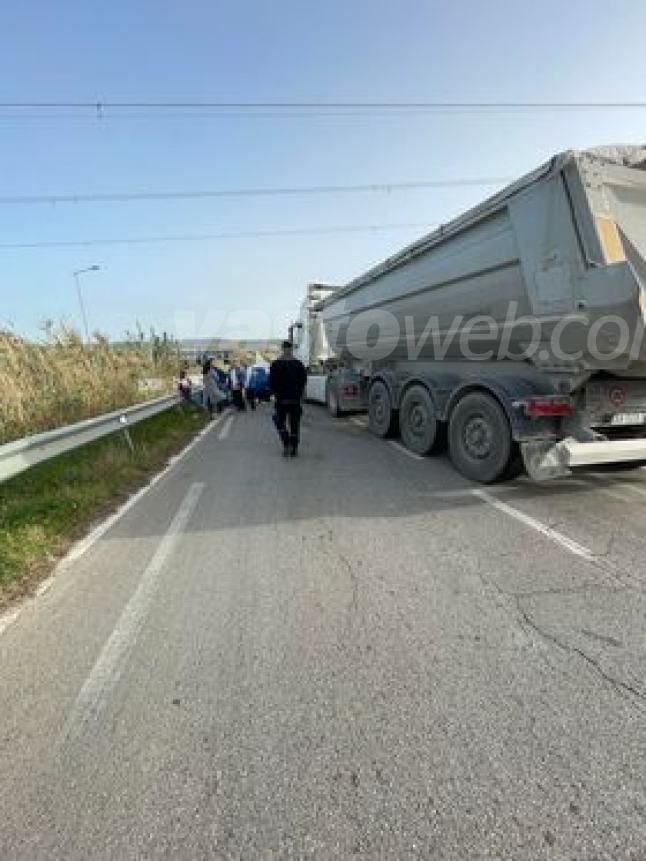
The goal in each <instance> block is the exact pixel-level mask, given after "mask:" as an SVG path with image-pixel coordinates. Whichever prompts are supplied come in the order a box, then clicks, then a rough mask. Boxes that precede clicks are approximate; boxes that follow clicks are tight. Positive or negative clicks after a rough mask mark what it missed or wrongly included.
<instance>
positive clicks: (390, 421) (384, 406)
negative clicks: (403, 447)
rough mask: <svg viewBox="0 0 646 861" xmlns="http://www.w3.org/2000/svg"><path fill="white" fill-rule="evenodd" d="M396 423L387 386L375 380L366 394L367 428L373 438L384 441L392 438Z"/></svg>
mask: <svg viewBox="0 0 646 861" xmlns="http://www.w3.org/2000/svg"><path fill="white" fill-rule="evenodd" d="M396 426H397V422H396V420H395V416H394V413H393V403H392V398H391V397H390V390H389V389H388V386H387V385H386V384H385V383H383V382H382V381H381V380H376V381H375V382H374V383H373V384H372V385H371V386H370V391H369V393H368V428H369V429H370V431H371V433H373V434H375V436H380V437H382V438H384V439H386V438H387V437H391V436H394V434H395V432H396Z"/></svg>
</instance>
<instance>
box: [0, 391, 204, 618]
mask: <svg viewBox="0 0 646 861" xmlns="http://www.w3.org/2000/svg"><path fill="white" fill-rule="evenodd" d="M205 422H206V419H205V415H204V413H203V411H201V410H198V409H194V408H184V409H181V408H177V409H171V410H168V411H166V412H164V413H160V414H159V415H157V416H154V417H153V418H151V419H148V420H147V421H145V422H141V423H140V424H138V425H135V426H133V427H132V428H131V429H130V433H131V436H132V441H133V443H134V446H135V453H134V454H132V453H131V452H130V450H129V448H128V447H127V445H126V443H125V440H124V439H123V436H122V434H120V433H117V434H112V435H111V436H109V437H105V438H104V439H101V440H98V441H97V442H94V443H91V444H89V445H86V446H83V447H82V448H80V449H77V450H76V451H72V452H69V453H68V454H65V455H62V456H61V457H58V458H55V459H54V460H51V461H47V462H45V463H42V464H39V465H38V466H36V467H33V468H32V469H30V470H28V471H27V472H25V473H22V475H18V476H16V477H15V478H13V479H11V480H10V481H6V482H4V483H3V484H0V607H2V606H5V605H7V604H8V603H10V602H11V601H12V600H15V599H16V598H18V597H20V596H21V595H23V594H25V593H27V592H29V591H30V589H32V588H33V587H34V585H35V584H36V582H37V581H38V580H39V579H41V578H42V577H43V576H44V575H45V574H46V573H48V571H50V570H51V568H52V567H53V565H54V563H55V562H56V560H57V559H59V558H60V557H61V556H62V555H63V554H64V553H65V551H66V550H67V549H68V548H69V547H70V545H71V544H72V543H73V542H74V541H75V540H77V539H78V538H80V537H81V536H82V535H83V534H85V533H86V532H87V530H88V528H89V527H90V525H91V524H92V523H93V522H94V521H96V520H97V519H98V518H99V517H101V516H102V515H104V514H106V513H107V512H109V511H110V510H112V509H114V508H115V507H116V506H117V505H118V504H119V503H120V502H122V501H123V500H124V499H126V498H127V497H128V496H129V495H130V494H131V493H132V492H133V491H134V490H135V489H136V488H137V487H139V486H141V485H142V484H144V483H145V482H146V480H147V479H148V478H149V477H150V476H151V475H152V474H154V473H155V472H157V471H158V470H159V469H160V468H162V467H163V466H164V465H165V463H166V462H167V461H168V459H169V457H171V456H172V455H173V454H175V453H177V452H178V451H180V450H181V449H182V448H183V447H184V445H185V444H186V443H187V442H188V441H189V440H190V439H191V438H192V437H193V436H194V435H195V434H196V433H197V431H199V430H200V429H201V428H202V427H203V426H204V424H205Z"/></svg>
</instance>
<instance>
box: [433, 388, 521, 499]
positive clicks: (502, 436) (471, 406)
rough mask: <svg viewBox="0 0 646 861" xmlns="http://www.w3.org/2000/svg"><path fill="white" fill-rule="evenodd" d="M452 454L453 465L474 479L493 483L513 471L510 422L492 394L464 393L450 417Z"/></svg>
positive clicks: (450, 449) (450, 451) (450, 447)
mask: <svg viewBox="0 0 646 861" xmlns="http://www.w3.org/2000/svg"><path fill="white" fill-rule="evenodd" d="M449 455H450V457H451V460H452V461H453V465H454V466H455V468H456V469H457V470H458V472H461V473H462V475H464V476H465V477H466V478H470V479H471V480H472V481H479V482H481V483H482V484H492V483H493V482H495V481H500V480H502V479H504V478H506V477H507V476H508V474H510V473H512V472H513V469H512V465H515V464H516V462H517V461H516V450H515V445H514V442H513V440H512V436H511V428H510V426H509V421H508V420H507V416H506V415H505V412H504V410H503V408H502V407H501V406H500V404H499V403H498V401H497V400H496V399H495V398H493V397H492V396H491V395H488V394H486V393H484V392H471V393H470V394H467V395H465V396H464V397H463V398H462V399H461V400H460V401H458V403H457V404H456V406H455V407H454V408H453V411H452V412H451V416H450V418H449Z"/></svg>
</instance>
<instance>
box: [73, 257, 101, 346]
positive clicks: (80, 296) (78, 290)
mask: <svg viewBox="0 0 646 861" xmlns="http://www.w3.org/2000/svg"><path fill="white" fill-rule="evenodd" d="M100 268H101V267H100V266H96V265H95V266H88V267H87V269H77V270H76V272H74V280H75V281H76V293H77V295H78V300H79V307H80V309H81V319H82V320H83V329H84V330H85V343H86V344H89V343H90V329H89V326H88V324H87V314H86V313H85V305H84V304H83V294H82V293H81V282H80V280H79V275H83V273H84V272H98V271H99V269H100Z"/></svg>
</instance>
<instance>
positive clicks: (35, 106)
mask: <svg viewBox="0 0 646 861" xmlns="http://www.w3.org/2000/svg"><path fill="white" fill-rule="evenodd" d="M644 108H646V101H549V100H547V101H543V100H538V101H426V100H420V101H281V100H278V101H227V100H222V101H210V100H199V99H187V100H158V101H110V100H106V101H102V100H97V101H94V102H91V101H36V100H35V101H31V102H20V101H6V102H0V111H6V110H18V111H23V110H24V111H26V110H35V111H52V112H57V111H63V110H89V111H92V112H94V113H95V114H96V115H97V116H99V117H102V116H104V114H105V112H111V111H135V110H137V111H149V112H158V111H179V112H187V111H195V110H198V111H208V112H231V113H233V114H236V113H237V114H242V115H244V113H245V112H248V111H254V112H256V111H261V112H264V113H266V114H267V115H276V114H278V115H280V114H285V113H286V114H289V113H293V112H295V111H296V112H299V113H302V114H305V115H317V113H320V112H339V111H340V112H344V113H348V114H352V113H353V112H359V113H370V112H380V113H381V112H384V111H386V112H391V113H400V114H406V113H411V112H413V113H414V112H420V111H422V112H438V111H439V112H443V111H453V112H480V111H493V112H505V111H510V112H516V111H582V110H583V111H588V110H643V109H644Z"/></svg>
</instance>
